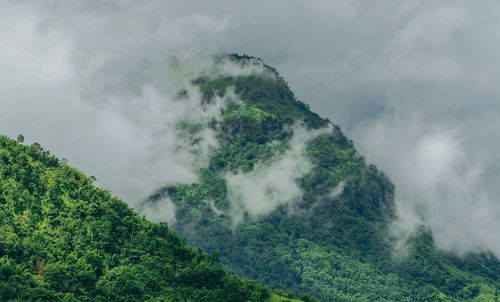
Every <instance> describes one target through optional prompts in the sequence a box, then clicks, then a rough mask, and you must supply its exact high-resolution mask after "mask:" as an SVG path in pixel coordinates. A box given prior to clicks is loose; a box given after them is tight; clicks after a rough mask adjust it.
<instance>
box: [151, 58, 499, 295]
mask: <svg viewBox="0 0 500 302" xmlns="http://www.w3.org/2000/svg"><path fill="white" fill-rule="evenodd" d="M227 61H230V62H232V63H233V64H235V65H236V66H239V67H241V68H245V67H247V66H252V65H259V64H262V63H261V61H260V60H258V59H255V58H252V57H248V56H239V55H229V56H224V57H221V58H219V61H217V60H216V63H215V65H217V64H222V63H221V62H223V63H224V64H227ZM263 69H264V71H262V70H261V71H259V73H255V72H253V73H240V74H214V75H211V74H204V75H202V76H200V77H197V78H195V79H194V80H193V83H194V85H196V86H198V87H199V90H200V91H201V94H202V99H201V103H204V104H210V103H214V102H219V101H220V100H221V98H223V97H227V98H228V99H229V102H228V104H227V105H226V106H225V107H224V108H223V109H222V110H221V112H220V115H219V116H218V117H216V118H214V119H213V120H212V121H211V122H210V123H208V124H206V125H205V127H207V128H209V129H211V130H212V131H214V132H215V133H216V137H217V141H218V145H217V147H216V148H214V149H213V150H212V152H211V154H210V159H209V162H208V164H207V166H206V167H202V168H201V169H199V171H198V175H199V180H198V182H196V183H192V184H169V185H166V186H165V187H164V188H162V189H160V190H158V191H157V192H155V193H154V194H152V195H151V197H150V199H149V200H147V201H146V202H145V204H144V206H145V207H147V206H148V205H152V204H155V203H156V202H158V201H159V200H162V199H165V198H168V199H169V200H172V201H173V202H174V203H175V205H176V206H177V211H176V223H175V225H174V226H173V227H174V228H176V229H177V230H178V231H179V232H180V233H181V234H182V235H183V236H184V237H185V238H187V239H188V241H189V242H191V243H192V244H194V245H195V246H198V247H200V248H201V249H203V250H204V251H206V252H209V253H216V254H218V255H219V256H220V259H221V261H222V263H223V264H224V265H225V266H226V267H227V268H228V269H230V270H231V271H233V272H236V273H237V274H240V275H242V276H248V277H251V278H255V279H256V280H258V281H260V282H263V283H266V284H268V285H271V286H275V287H281V288H287V289H292V290H298V291H305V292H308V293H310V294H311V295H313V296H316V297H318V298H321V299H322V300H323V301H497V300H498V299H499V295H498V290H499V276H500V263H499V261H498V259H496V258H494V257H493V256H492V255H489V254H481V255H474V256H469V257H466V258H458V257H456V256H454V255H451V254H446V253H444V252H441V251H439V250H437V249H436V248H435V247H434V244H433V241H432V234H430V233H429V232H428V231H427V230H426V229H425V228H421V229H419V230H417V231H416V232H415V233H414V234H413V236H412V237H411V238H409V239H408V240H407V242H406V244H405V245H404V249H403V250H395V248H394V246H395V242H396V240H397V239H398V238H395V237H394V236H392V235H391V232H390V226H391V223H392V222H393V221H394V219H395V218H396V217H395V203H394V190H395V188H394V186H393V185H392V183H391V182H390V180H389V179H388V178H387V177H386V176H385V175H384V174H383V173H381V172H380V171H379V170H378V169H377V168H376V167H375V166H373V165H369V164H367V163H365V161H364V159H363V157H362V156H361V155H360V154H359V153H358V152H357V151H356V150H355V148H354V146H353V143H352V142H351V141H350V140H349V139H348V138H346V137H345V136H344V135H343V133H342V132H341V131H340V129H339V127H338V126H336V125H335V124H333V123H331V122H330V121H329V120H327V119H323V118H321V117H320V116H319V115H317V114H316V113H313V112H311V111H310V110H309V106H308V105H306V104H305V103H304V102H302V101H300V100H297V99H296V98H295V96H294V94H293V92H292V91H291V90H290V89H289V88H288V85H287V83H286V82H285V80H284V79H283V78H281V77H280V76H279V74H278V73H277V71H276V70H275V69H273V68H271V67H269V66H267V65H263ZM200 127H203V125H198V126H197V127H191V128H190V129H191V130H190V131H188V133H189V134H191V135H194V133H196V132H197V131H199V128H200ZM193 129H194V130H193ZM193 144H196V141H194V140H193Z"/></svg>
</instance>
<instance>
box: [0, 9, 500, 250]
mask: <svg viewBox="0 0 500 302" xmlns="http://www.w3.org/2000/svg"><path fill="white" fill-rule="evenodd" d="M103 3H106V4H103ZM499 9H500V3H499V2H498V1H494V0H491V1H487V0H485V1H480V2H479V1H326V0H317V1H291V0H288V1H285V0H282V1H239V2H236V1H230V0H227V1H201V0H200V1H106V2H104V1H89V0H85V1H83V0H82V1H71V2H70V1H50V0H47V1H32V2H30V1H23V2H22V4H20V1H8V0H0V83H1V84H0V105H1V107H0V132H1V133H4V134H7V135H10V136H12V137H15V136H17V134H19V133H22V134H24V135H25V136H26V137H27V141H28V142H33V141H38V142H40V143H41V144H43V145H44V146H46V147H47V148H48V149H50V150H51V151H53V153H55V154H56V155H58V156H61V157H66V158H68V159H69V160H70V162H71V163H72V164H74V165H76V166H77V167H78V168H80V169H82V170H84V171H85V172H87V173H90V174H93V175H95V176H96V177H97V178H98V179H99V180H100V184H101V185H103V186H105V187H109V188H111V189H113V190H114V191H115V192H116V193H117V194H119V195H120V196H123V197H125V198H126V199H128V200H136V199H140V198H142V197H143V196H142V194H144V192H145V191H147V190H150V189H151V188H153V187H154V186H155V185H157V184H158V183H161V182H163V181H164V180H167V181H170V180H172V179H173V178H175V177H180V178H182V179H186V180H188V179H190V177H192V175H190V171H188V170H189V169H185V167H180V166H181V165H180V166H179V164H178V163H180V162H183V160H185V158H182V159H179V158H175V160H168V159H167V160H166V159H162V158H165V156H162V154H163V155H165V154H166V153H162V152H166V151H164V150H166V149H169V148H172V146H170V145H169V143H168V141H169V140H168V139H165V138H163V139H161V138H160V139H159V137H160V136H161V131H160V130H161V129H164V127H167V126H168V125H172V123H173V121H176V119H177V118H178V116H179V114H181V113H183V112H190V111H189V110H188V109H189V108H177V109H178V110H176V112H165V111H162V110H161V108H160V109H159V110H158V108H157V106H158V102H164V99H165V98H167V99H168V97H169V94H170V93H171V92H169V91H168V89H169V87H170V86H169V85H168V84H165V83H163V82H162V81H163V80H164V79H163V78H162V74H163V73H164V72H165V69H166V68H165V66H166V65H168V58H170V57H172V56H180V57H185V58H197V59H198V60H199V58H200V55H204V54H214V53H220V52H237V53H246V54H249V55H253V56H257V57H260V58H262V59H263V60H264V61H265V62H266V63H267V64H269V65H272V66H274V67H276V68H277V69H278V71H279V72H280V73H281V74H282V75H283V76H284V78H285V79H286V80H287V81H288V82H289V84H290V86H291V88H292V90H294V92H295V93H296V95H297V96H298V97H299V98H300V99H302V100H304V101H305V102H307V103H309V104H310V105H311V108H312V110H314V111H316V112H318V113H320V114H321V115H322V116H324V117H328V118H330V119H331V120H332V121H334V122H335V123H337V124H339V125H340V126H341V127H342V128H343V129H344V130H345V131H346V133H347V134H348V135H349V136H350V137H351V138H352V139H353V140H354V142H355V145H356V147H357V148H358V149H359V150H360V151H361V152H362V153H363V155H365V156H366V158H367V159H368V160H369V161H371V162H374V163H375V164H377V165H379V166H380V167H381V168H382V169H383V170H384V171H385V172H386V173H387V174H388V175H389V176H390V177H391V179H392V180H393V182H394V183H395V184H396V186H397V204H398V209H399V211H400V214H401V217H404V219H403V220H402V223H401V225H402V226H403V227H410V226H411V225H412V223H424V224H425V225H427V226H428V227H429V228H430V229H431V230H432V231H433V233H434V235H435V237H436V239H437V242H438V245H439V246H440V247H442V248H444V249H447V250H453V251H457V252H460V253H464V252H470V251H484V250H490V251H492V252H494V253H495V254H496V255H497V256H500V202H499V201H498V196H500V165H499V160H500V153H499V152H498V149H499V147H500V130H499V129H500V100H499V97H500V85H499V84H500V60H499V54H500V19H499V18H498V11H499ZM147 87H150V89H147ZM151 87H153V88H151ZM145 103H146V104H148V105H147V106H146V107H147V108H144V107H145V106H143V104H145ZM160 125H161V126H160ZM166 137H167V138H169V136H168V135H166ZM158 142H160V144H159V145H160V147H158V146H157V147H155V144H156V145H158V144H157V143H158ZM161 147H164V148H165V149H162V148H161ZM168 154H169V156H170V155H171V154H170V153H168ZM158 162H160V164H158ZM173 164H177V166H179V167H177V166H176V167H174V168H172V165H173ZM152 171H153V172H152ZM144 180H147V181H148V182H149V183H152V185H150V186H148V187H146V188H143V184H144ZM139 187H140V188H143V190H145V191H141V190H138V189H137V188H139Z"/></svg>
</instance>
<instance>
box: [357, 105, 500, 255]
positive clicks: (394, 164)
mask: <svg viewBox="0 0 500 302" xmlns="http://www.w3.org/2000/svg"><path fill="white" fill-rule="evenodd" d="M402 110H404V109H395V110H394V111H392V113H391V114H387V115H384V116H383V117H380V118H376V119H374V120H373V121H372V122H368V123H367V124H366V126H365V127H362V128H359V129H358V131H359V133H358V134H357V136H358V138H359V139H360V140H359V141H360V144H359V146H360V148H361V150H363V151H367V152H366V153H367V154H368V155H369V157H368V159H369V160H370V161H373V162H376V163H378V164H379V165H380V167H381V168H382V169H383V170H384V171H385V172H386V173H388V174H389V175H390V176H391V179H392V180H393V181H394V183H395V185H396V202H397V205H398V208H397V210H398V214H399V220H398V221H396V222H395V226H396V229H397V231H399V232H402V233H403V234H405V235H406V236H408V235H410V234H411V231H412V230H414V228H415V227H417V226H418V225H424V226H426V227H428V228H429V229H430V230H431V231H432V233H433V236H434V238H435V240H436V244H437V245H438V247H440V248H442V249H444V250H447V251H455V252H458V253H459V254H462V255H463V254H466V253H468V252H479V251H484V250H488V251H491V252H493V253H494V254H495V255H500V244H499V243H498V240H495V238H498V236H500V221H499V220H498V219H496V218H497V217H499V216H498V215H499V214H500V206H499V205H498V203H496V199H495V198H496V194H495V193H496V192H494V191H491V190H490V188H489V187H488V186H487V184H485V183H484V182H483V179H484V178H485V168H484V167H485V164H486V162H487V160H486V161H485V160H484V159H483V158H482V156H478V154H475V153H474V152H473V150H474V149H473V148H470V147H469V146H468V143H469V142H468V141H467V138H466V136H464V134H463V130H462V129H461V127H460V125H457V124H454V123H451V124H435V123H429V122H428V121H426V120H425V118H424V117H423V116H421V115H419V114H416V113H414V112H415V111H410V112H407V111H402Z"/></svg>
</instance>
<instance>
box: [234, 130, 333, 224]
mask: <svg viewBox="0 0 500 302" xmlns="http://www.w3.org/2000/svg"><path fill="white" fill-rule="evenodd" d="M291 129H292V130H293V135H292V137H291V139H290V140H289V141H288V142H287V143H288V149H287V150H286V151H285V152H283V153H277V154H276V155H275V156H274V157H273V158H271V159H270V160H267V161H264V162H259V163H258V164H257V165H256V166H255V167H254V168H253V170H252V171H250V172H247V173H243V172H239V173H232V172H229V173H227V174H226V175H225V177H224V178H225V181H226V184H227V187H228V198H229V200H230V201H231V217H232V218H233V224H238V223H239V222H241V221H242V220H243V218H244V215H245V214H248V215H250V217H251V218H259V217H263V216H266V215H269V214H271V213H272V212H273V211H275V210H276V209H277V208H278V207H279V206H283V205H286V206H288V207H289V210H290V211H293V210H294V209H293V206H294V205H295V203H296V202H299V201H300V200H301V199H302V194H303V190H302V189H301V188H300V187H299V184H298V183H297V180H298V179H299V178H301V177H303V176H304V175H306V174H307V173H309V172H310V170H311V169H312V167H313V164H312V163H311V161H310V160H309V159H308V157H307V155H306V153H305V149H306V147H307V143H308V142H309V141H311V140H313V139H314V138H315V137H317V136H318V135H319V134H321V133H325V132H326V131H327V129H329V130H331V129H330V128H328V127H327V128H324V129H319V130H308V129H306V127H305V126H304V125H300V124H296V125H294V126H293V127H292V128H291ZM271 144H272V143H271Z"/></svg>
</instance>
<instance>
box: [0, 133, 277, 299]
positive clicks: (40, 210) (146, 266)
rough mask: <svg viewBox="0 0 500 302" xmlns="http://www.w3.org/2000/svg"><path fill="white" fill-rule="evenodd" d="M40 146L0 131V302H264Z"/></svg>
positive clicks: (259, 293)
mask: <svg viewBox="0 0 500 302" xmlns="http://www.w3.org/2000/svg"><path fill="white" fill-rule="evenodd" d="M92 182H93V178H92V177H87V176H85V175H83V174H82V173H80V172H79V171H78V170H76V169H74V168H72V167H70V166H69V165H67V164H65V163H63V162H61V161H59V160H58V159H57V158H55V157H53V156H51V155H50V154H49V153H48V152H47V151H44V150H43V149H42V148H41V147H40V145H38V144H34V145H31V146H24V145H21V144H19V143H17V142H16V141H13V140H11V139H9V138H7V137H0V301H127V302H129V301H228V302H233V301H242V302H243V301H266V300H267V299H269V301H274V300H275V299H276V298H277V297H278V296H276V295H275V294H273V295H272V296H270V294H269V290H268V289H267V288H265V287H263V286H261V285H258V284H256V283H255V282H254V281H251V280H249V279H243V278H240V277H236V276H234V275H232V274H228V273H226V272H225V271H224V270H223V269H222V268H221V267H220V266H219V265H218V264H217V263H216V258H217V257H216V255H211V256H209V255H206V254H204V253H202V252H201V251H199V250H198V249H194V248H192V247H190V246H189V245H187V244H186V243H185V241H184V240H182V239H180V238H179V237H178V236H177V235H176V234H174V233H173V232H172V231H171V230H170V229H169V228H168V226H167V225H166V224H164V223H163V224H153V223H150V222H148V221H146V220H145V219H144V218H143V217H141V216H139V215H137V214H136V213H134V212H133V210H131V209H130V208H129V207H128V206H127V205H126V204H125V203H123V202H122V201H120V200H118V199H117V198H115V197H113V196H112V195H111V194H110V193H109V192H107V191H105V190H102V189H98V188H96V187H94V186H93V185H92Z"/></svg>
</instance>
